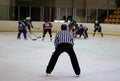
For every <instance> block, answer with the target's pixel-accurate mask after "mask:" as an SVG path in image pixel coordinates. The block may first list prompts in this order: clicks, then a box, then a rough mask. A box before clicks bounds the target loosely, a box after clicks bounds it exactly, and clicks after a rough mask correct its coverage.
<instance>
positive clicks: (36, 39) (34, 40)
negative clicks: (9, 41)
mask: <svg viewBox="0 0 120 81" xmlns="http://www.w3.org/2000/svg"><path fill="white" fill-rule="evenodd" d="M27 35H28V37H29V38H30V39H31V40H33V41H35V40H37V39H33V38H32V37H31V36H30V35H29V34H27Z"/></svg>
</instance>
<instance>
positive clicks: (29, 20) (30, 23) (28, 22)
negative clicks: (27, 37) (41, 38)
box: [26, 17, 33, 34]
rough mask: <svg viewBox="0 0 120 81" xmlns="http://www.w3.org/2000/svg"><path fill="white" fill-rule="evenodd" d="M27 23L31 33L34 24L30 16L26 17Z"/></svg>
mask: <svg viewBox="0 0 120 81" xmlns="http://www.w3.org/2000/svg"><path fill="white" fill-rule="evenodd" d="M26 24H27V26H28V29H29V32H30V34H31V28H33V25H32V20H31V18H30V17H26Z"/></svg>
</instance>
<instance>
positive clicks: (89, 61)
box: [0, 32, 120, 81]
mask: <svg viewBox="0 0 120 81" xmlns="http://www.w3.org/2000/svg"><path fill="white" fill-rule="evenodd" d="M36 35H42V34H39V33H36ZM54 36H55V35H54V34H53V40H54ZM16 37H17V32H14V33H13V32H11V33H10V32H0V81H120V37H119V36H107V35H105V36H104V37H100V36H99V35H96V36H95V37H92V35H89V38H88V39H83V38H81V39H75V45H74V50H75V52H76V55H77V58H78V61H79V65H80V68H81V74H80V76H79V77H76V76H75V73H74V71H73V68H72V65H71V62H70V59H69V56H68V55H67V53H62V54H61V55H60V57H59V59H58V61H57V64H56V66H55V68H54V70H53V72H52V73H51V75H49V76H46V73H45V70H46V67H47V64H48V62H49V59H50V57H51V54H52V52H53V51H54V43H53V41H52V42H51V41H50V39H49V36H48V34H47V35H46V38H45V40H44V41H41V39H37V40H36V41H32V40H31V39H30V38H28V40H24V39H23V35H21V37H22V38H21V39H20V40H18V39H16Z"/></svg>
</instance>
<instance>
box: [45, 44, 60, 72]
mask: <svg viewBox="0 0 120 81" xmlns="http://www.w3.org/2000/svg"><path fill="white" fill-rule="evenodd" d="M61 53H62V51H61V47H59V46H58V47H57V48H56V50H55V52H53V54H52V56H51V58H50V61H49V63H48V66H47V68H46V73H47V74H50V73H51V72H52V71H53V69H54V67H55V64H56V62H57V60H58V57H59V56H60V54H61Z"/></svg>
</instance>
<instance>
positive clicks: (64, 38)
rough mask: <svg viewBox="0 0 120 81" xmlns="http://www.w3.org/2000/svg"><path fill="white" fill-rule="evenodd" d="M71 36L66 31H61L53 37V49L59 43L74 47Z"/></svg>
mask: <svg viewBox="0 0 120 81" xmlns="http://www.w3.org/2000/svg"><path fill="white" fill-rule="evenodd" d="M73 41H74V38H73V35H72V34H71V33H70V32H69V31H68V30H61V31H60V32H58V33H57V34H56V36H55V40H54V45H55V47H56V46H57V45H59V44H61V43H69V44H71V45H72V46H73V45H74V42H73Z"/></svg>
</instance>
